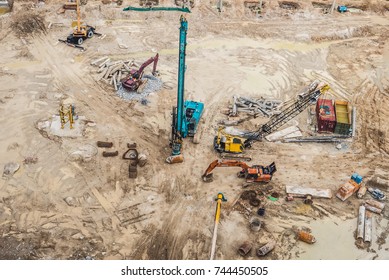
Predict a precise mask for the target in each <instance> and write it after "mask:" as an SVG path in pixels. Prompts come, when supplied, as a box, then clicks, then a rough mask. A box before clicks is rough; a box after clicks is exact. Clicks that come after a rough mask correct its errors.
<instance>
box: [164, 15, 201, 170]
mask: <svg viewBox="0 0 389 280" xmlns="http://www.w3.org/2000/svg"><path fill="white" fill-rule="evenodd" d="M180 23H181V27H180V46H179V62H178V90H177V106H174V107H173V113H172V115H173V120H172V135H171V140H170V147H171V148H172V154H171V156H169V157H168V158H167V159H166V162H167V163H180V162H183V161H184V157H183V155H182V153H181V149H182V139H183V138H186V137H193V136H194V135H195V134H196V131H197V127H198V124H199V122H200V119H201V115H202V114H203V111H204V103H201V102H195V101H189V100H186V101H185V102H184V84H185V70H186V65H185V55H186V54H185V50H186V33H187V31H188V22H187V21H186V19H185V17H184V16H181V18H180Z"/></svg>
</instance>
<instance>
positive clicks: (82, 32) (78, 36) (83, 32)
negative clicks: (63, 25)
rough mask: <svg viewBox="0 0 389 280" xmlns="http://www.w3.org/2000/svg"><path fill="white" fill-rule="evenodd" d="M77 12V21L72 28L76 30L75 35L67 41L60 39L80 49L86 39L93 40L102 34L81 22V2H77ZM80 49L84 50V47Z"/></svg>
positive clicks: (78, 0)
mask: <svg viewBox="0 0 389 280" xmlns="http://www.w3.org/2000/svg"><path fill="white" fill-rule="evenodd" d="M76 12H77V20H76V21H73V23H72V27H73V28H74V30H73V33H72V34H70V35H69V36H68V37H67V38H66V41H65V40H61V39H59V41H60V42H63V43H66V44H67V45H69V46H73V47H80V46H79V45H81V44H82V43H83V42H84V41H85V40H86V39H88V38H92V37H93V35H95V34H96V35H101V34H100V33H97V32H96V28H95V27H92V26H90V25H86V24H84V23H82V22H81V11H80V0H77V1H76ZM80 48H81V49H84V48H83V47H80Z"/></svg>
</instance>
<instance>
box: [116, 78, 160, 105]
mask: <svg viewBox="0 0 389 280" xmlns="http://www.w3.org/2000/svg"><path fill="white" fill-rule="evenodd" d="M142 80H143V81H144V83H145V84H144V85H142V86H141V87H140V88H142V89H141V92H137V91H129V90H126V89H125V88H123V87H122V85H120V86H119V89H118V90H117V92H116V94H117V95H118V96H119V97H120V98H122V99H124V100H140V101H141V102H142V104H143V103H146V104H147V96H149V95H150V94H151V93H154V92H157V91H158V90H160V89H161V87H162V85H163V82H162V81H161V80H160V79H158V78H157V77H154V76H152V75H143V79H142Z"/></svg>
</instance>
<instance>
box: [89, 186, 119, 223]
mask: <svg viewBox="0 0 389 280" xmlns="http://www.w3.org/2000/svg"><path fill="white" fill-rule="evenodd" d="M91 191H92V193H93V195H94V196H95V197H96V199H97V201H98V202H99V203H100V204H101V206H102V207H103V209H104V211H105V212H107V214H109V215H110V216H111V218H112V224H113V225H115V226H116V225H119V224H120V221H119V219H118V218H117V217H116V215H115V208H114V207H113V206H112V205H111V203H110V202H109V201H108V200H107V199H106V198H105V197H104V196H102V195H101V193H100V192H99V191H98V190H97V189H96V188H95V187H93V188H91Z"/></svg>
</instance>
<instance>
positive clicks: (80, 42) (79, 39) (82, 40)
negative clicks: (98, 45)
mask: <svg viewBox="0 0 389 280" xmlns="http://www.w3.org/2000/svg"><path fill="white" fill-rule="evenodd" d="M82 43H84V39H82V38H81V37H80V38H78V39H77V45H82Z"/></svg>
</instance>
